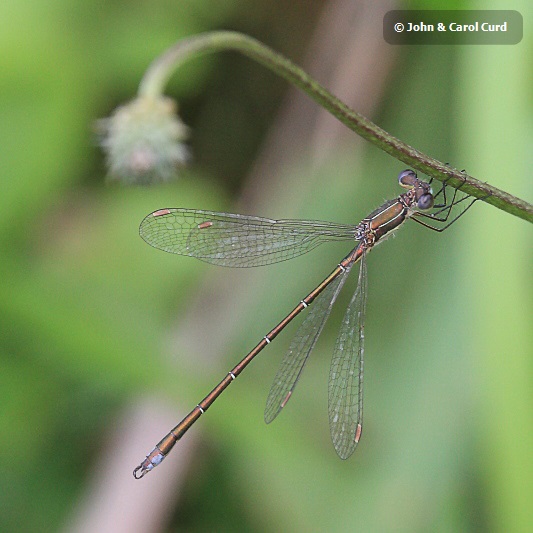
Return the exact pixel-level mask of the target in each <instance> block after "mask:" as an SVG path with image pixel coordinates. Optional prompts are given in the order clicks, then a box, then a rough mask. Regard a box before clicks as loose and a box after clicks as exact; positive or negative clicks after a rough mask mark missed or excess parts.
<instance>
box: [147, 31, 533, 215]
mask: <svg viewBox="0 0 533 533" xmlns="http://www.w3.org/2000/svg"><path fill="white" fill-rule="evenodd" d="M219 50H235V51H238V52H241V53H242V54H244V55H246V56H248V57H250V58H251V59H254V60H255V61H257V62H259V63H261V64H262V65H264V66H266V67H267V68H269V69H270V70H272V71H273V72H275V73H276V74H279V75H280V76H281V77H282V78H285V79H286V80H287V81H289V82H290V83H292V84H293V85H295V86H296V87H298V88H299V89H301V90H302V91H304V92H305V93H306V94H307V95H308V96H310V97H311V98H312V99H313V100H314V101H315V102H317V103H318V104H319V105H321V106H322V107H323V108H324V109H327V110H328V111H329V112H330V113H331V114H332V115H333V116H335V117H336V118H338V119H339V120H340V121H341V122H342V123H343V124H345V125H346V126H347V127H348V128H350V129H351V130H353V131H354V132H355V133H357V134H358V135H360V136H361V137H363V138H364V139H366V140H367V141H369V142H371V143H372V144H374V145H375V146H377V147H378V148H381V149H382V150H383V151H385V152H387V153H388V154H390V155H392V156H393V157H395V158H396V159H398V160H400V161H403V162H404V163H405V164H406V165H408V166H410V167H413V168H415V169H416V170H419V171H420V172H422V173H423V174H426V175H428V176H431V177H433V178H435V179H437V180H439V181H442V182H444V181H446V183H447V184H448V185H451V186H452V187H455V188H458V187H461V190H462V191H463V192H465V193H467V194H470V195H472V196H475V197H476V198H481V199H483V200H484V201H485V202H487V203H489V204H491V205H493V206H495V207H497V208H499V209H502V210H503V211H506V212H508V213H510V214H513V215H515V216H517V217H520V218H523V219H524V220H527V221H529V222H533V206H532V205H531V204H529V203H528V202H526V201H524V200H521V199H519V198H516V197H514V196H512V195H510V194H508V193H507V192H505V191H502V190H500V189H497V188H496V187H492V186H491V185H488V184H487V183H483V182H481V181H478V180H476V179H475V178H473V177H471V176H469V175H468V174H465V173H464V172H461V171H459V170H456V169H453V168H450V167H449V166H447V165H445V164H444V163H441V162H440V161H437V160H436V159H433V158H431V157H429V156H427V155H426V154H424V153H422V152H420V151H418V150H416V149H415V148H413V147H412V146H409V145H408V144H405V143H404V142H402V141H400V140H399V139H397V138H396V137H394V136H392V135H390V134H389V133H387V132H386V131H384V130H383V129H381V128H380V127H379V126H377V125H376V124H374V123H373V122H371V121H370V120H368V119H367V118H366V117H364V116H363V115H360V114H359V113H357V112H356V111H354V110H353V109H350V108H349V107H348V106H347V105H346V104H344V103H343V102H341V101H340V100H339V99H338V98H337V97H335V96H334V95H333V94H331V93H330V92H329V91H328V90H327V89H325V88H324V87H322V86H321V85H320V84H319V83H318V82H317V81H315V80H314V79H313V78H311V77H310V76H309V75H308V74H307V73H306V72H305V71H303V70H302V69H301V68H300V67H298V66H296V65H295V64H294V63H292V61H290V60H289V59H287V58H286V57H284V56H282V55H281V54H278V53H277V52H275V51H274V50H272V49H271V48H269V47H268V46H265V45H264V44H262V43H261V42H259V41H257V40H256V39H253V38H252V37H248V36H247V35H244V34H242V33H237V32H229V31H220V32H209V33H203V34H200V35H196V36H194V37H190V38H186V39H183V40H181V41H179V42H178V43H176V44H175V45H174V46H172V47H171V48H169V49H168V50H167V51H166V52H164V53H163V54H162V55H161V56H160V57H159V58H157V59H156V60H155V61H154V62H153V63H152V65H151V66H150V67H149V68H148V70H147V71H146V73H145V75H144V77H143V79H142V81H141V84H140V86H139V96H146V97H153V98H155V97H158V96H159V95H161V94H162V93H163V89H164V85H165V84H166V83H167V81H168V79H169V78H170V76H171V75H172V74H173V72H174V70H175V69H176V68H178V67H179V66H180V65H181V64H182V63H184V62H185V61H187V60H189V59H191V58H192V57H193V56H198V55H202V54H207V53H211V52H216V51H219Z"/></svg>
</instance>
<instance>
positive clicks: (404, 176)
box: [398, 168, 417, 189]
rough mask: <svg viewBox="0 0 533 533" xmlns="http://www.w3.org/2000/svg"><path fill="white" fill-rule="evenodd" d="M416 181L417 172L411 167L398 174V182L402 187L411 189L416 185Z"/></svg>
mask: <svg viewBox="0 0 533 533" xmlns="http://www.w3.org/2000/svg"><path fill="white" fill-rule="evenodd" d="M416 181H417V177H416V172H415V171H414V170H411V169H410V168H408V169H406V170H402V171H401V172H400V173H399V174H398V183H399V184H400V185H401V186H402V187H405V188H406V189H410V188H411V187H414V185H415V183H416Z"/></svg>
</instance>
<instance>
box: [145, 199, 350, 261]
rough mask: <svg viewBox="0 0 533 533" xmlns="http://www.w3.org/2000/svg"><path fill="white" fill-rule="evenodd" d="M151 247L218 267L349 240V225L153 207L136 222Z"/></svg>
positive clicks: (287, 255)
mask: <svg viewBox="0 0 533 533" xmlns="http://www.w3.org/2000/svg"><path fill="white" fill-rule="evenodd" d="M139 233H140V235H141V237H142V238H143V239H144V240H145V241H146V242H147V243H148V244H150V245H151V246H154V247H155V248H159V249H160V250H164V251H165V252H170V253H174V254H180V255H188V256H191V257H195V258H197V259H201V260H202V261H206V262H207V263H212V264H215V265H221V266H231V267H250V266H259V265H268V264H271V263H277V262H279V261H285V260H287V259H292V258H293V257H296V256H298V255H302V254H305V253H307V252H309V251H311V250H312V249H313V248H316V247H317V246H318V245H320V244H322V243H323V242H327V241H342V240H354V239H355V226H349V225H343V224H334V223H332V222H319V221H312V220H270V219H268V218H260V217H254V216H245V215H234V214H228V213H216V212H214V211H198V210H193V209H180V208H172V209H159V210H158V211H154V212H153V213H151V214H149V215H148V216H147V217H145V218H144V220H143V221H142V222H141V225H140V228H139Z"/></svg>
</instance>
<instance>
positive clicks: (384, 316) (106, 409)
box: [0, 0, 533, 532]
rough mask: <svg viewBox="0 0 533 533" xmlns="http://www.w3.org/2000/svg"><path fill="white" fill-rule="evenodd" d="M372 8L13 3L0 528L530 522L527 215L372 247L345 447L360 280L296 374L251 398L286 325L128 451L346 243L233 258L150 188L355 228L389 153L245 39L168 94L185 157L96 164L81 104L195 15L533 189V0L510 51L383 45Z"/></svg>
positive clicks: (98, 106)
mask: <svg viewBox="0 0 533 533" xmlns="http://www.w3.org/2000/svg"><path fill="white" fill-rule="evenodd" d="M401 7H410V8H432V7H434V8H442V7H448V8H451V7H455V8H460V9H491V8H492V9H500V8H502V6H501V5H500V4H497V3H495V2H488V1H486V2H478V3H469V2H459V1H458V2H454V3H453V5H452V4H449V5H447V6H443V5H442V3H439V4H437V3H435V4H434V3H433V2H424V3H422V2H421V3H404V4H394V3H392V2H391V3H388V2H378V3H374V4H372V5H371V4H370V3H359V2H355V1H354V2H350V1H340V0H339V1H334V2H326V1H323V0H322V1H320V0H307V1H303V0H302V1H295V2H290V3H287V2H282V1H274V2H272V1H270V2H265V1H261V0H247V1H242V0H240V1H237V0H235V1H232V0H226V1H222V2H221V1H220V0H174V1H157V0H155V1H153V2H142V1H135V0H134V1H132V2H129V3H128V4H125V3H123V2H113V1H111V2H99V1H97V0H89V1H85V2H76V1H74V2H72V1H69V2H67V1H65V0H55V1H54V0H48V1H35V2H31V3H30V2H15V1H13V0H4V1H3V2H2V4H1V6H0V28H1V31H0V41H1V50H2V54H1V55H0V65H1V69H0V112H1V122H0V158H1V164H0V173H1V193H0V206H1V208H0V246H1V260H0V269H1V272H2V283H1V284H0V313H1V320H0V324H1V330H2V332H1V335H0V398H1V402H0V450H1V452H0V453H1V456H2V466H3V468H2V476H1V478H0V501H1V506H2V512H1V513H0V530H1V531H9V532H11V531H13V532H25V531H114V532H117V531H191V532H195V531H251V532H255V531H513V532H514V531H526V530H528V528H529V527H531V524H532V519H533V514H532V503H531V502H532V501H533V500H532V497H533V490H532V481H531V480H532V475H531V474H532V473H533V460H532V453H531V442H532V437H533V432H532V427H533V425H532V422H533V420H532V409H531V407H532V405H533V403H532V397H533V395H532V392H531V391H532V371H531V370H532V368H531V358H532V355H533V339H532V336H533V333H532V331H533V330H532V327H531V324H532V316H533V313H532V311H533V310H532V302H533V294H532V292H533V291H532V284H531V275H532V266H533V261H532V259H533V257H532V243H533V241H532V228H531V227H530V225H529V224H528V223H526V222H525V221H523V220H519V219H517V218H513V217H512V216H510V215H508V214H506V213H503V212H501V211H498V210H496V209H494V208H492V207H491V206H488V205H485V204H482V203H481V202H479V203H478V204H477V205H476V206H475V207H474V208H473V209H472V211H471V212H470V213H469V214H468V215H467V216H465V217H464V218H463V219H462V220H461V221H459V222H458V223H457V224H456V225H454V226H453V228H452V229H450V230H449V231H447V232H445V233H444V234H436V233H434V232H430V231H426V230H425V229H424V228H421V227H419V226H418V225H416V224H411V223H408V224H406V227H405V228H404V229H402V230H401V231H400V232H399V234H398V236H397V238H394V239H390V240H389V241H387V243H386V244H385V245H383V246H380V247H379V248H378V249H377V250H376V251H375V252H373V253H372V254H371V256H370V257H369V261H368V263H369V264H368V267H369V300H368V308H367V322H366V351H365V429H364V432H363V437H362V439H361V442H360V444H359V447H358V449H357V452H356V454H355V455H354V456H353V457H352V458H351V459H350V460H349V461H347V462H343V461H340V460H339V459H338V457H337V456H336V454H335V452H334V450H333V447H332V445H331V443H330V439H329V429H328V422H327V379H328V368H329V360H330V355H331V352H332V348H333V343H334V339H335V335H336V332H337V330H338V326H339V324H340V320H341V318H342V313H343V311H344V308H345V305H346V304H347V302H348V301H349V298H350V296H351V294H350V292H351V291H352V290H353V288H354V286H353V283H354V282H355V278H356V276H352V277H353V278H354V279H353V280H352V284H351V285H350V283H348V287H347V289H345V291H344V292H345V294H343V297H342V298H340V300H339V302H338V304H337V306H336V309H335V310H334V312H333V313H332V316H331V318H330V321H329V325H328V327H327V328H326V330H325V332H324V334H323V338H321V340H320V342H319V344H318V345H317V347H316V349H315V351H314V352H313V355H312V358H311V360H310V362H309V365H308V367H307V368H306V371H305V373H304V375H303V378H302V380H301V383H300V385H299V386H298V389H297V393H296V394H295V395H294V397H293V399H292V400H291V402H290V404H289V405H288V407H287V408H286V409H285V410H284V412H283V414H282V415H281V416H280V417H279V419H277V420H276V421H275V423H273V424H272V425H270V426H266V425H265V424H264V423H263V418H262V411H263V408H264V402H265V399H266V396H267V393H268V390H269V387H270V382H271V380H272V379H273V377H274V374H275V371H276V368H277V364H278V363H279V361H280V360H281V357H282V355H283V353H284V350H286V349H287V347H288V344H289V340H290V337H291V334H292V333H294V331H295V328H296V325H294V326H291V327H290V328H289V331H287V332H285V333H284V334H283V335H281V336H280V337H279V339H278V340H277V341H276V342H275V343H274V344H273V345H272V346H270V347H269V348H268V350H266V351H265V352H264V353H263V354H262V355H261V356H260V357H259V358H258V360H257V361H255V362H254V363H253V365H252V366H251V367H250V368H249V369H248V370H247V371H246V372H245V373H244V374H243V375H242V377H241V378H240V379H239V380H238V381H237V382H236V383H235V384H233V385H232V387H231V390H230V391H228V392H227V393H226V394H225V395H224V396H223V397H222V398H221V399H220V400H219V401H218V402H217V403H216V404H215V406H213V408H212V409H211V410H210V412H209V414H208V415H207V416H205V417H203V418H202V420H201V421H200V422H199V423H198V424H197V425H196V426H195V428H194V429H193V430H191V432H190V433H189V434H188V435H187V437H186V438H185V439H184V440H183V441H182V442H181V443H180V444H179V445H178V446H177V448H176V451H174V452H173V453H172V454H171V455H170V456H169V457H168V458H167V459H166V461H165V463H164V464H163V466H161V467H160V468H159V469H157V470H155V471H154V472H153V473H151V474H150V475H149V476H147V477H146V478H145V479H143V480H142V481H134V480H133V478H132V476H131V471H132V469H133V467H135V466H136V465H137V464H138V463H139V461H140V460H141V459H142V458H143V457H144V455H145V454H147V453H148V452H149V451H150V450H151V448H152V447H153V446H154V444H155V443H156V442H157V441H158V440H159V438H161V437H162V436H163V435H164V434H165V433H166V431H168V429H169V428H170V427H171V426H172V425H173V424H174V423H175V422H177V421H178V420H179V419H180V418H181V417H182V416H183V415H184V414H185V413H186V412H187V410H188V409H191V408H192V407H193V406H194V405H195V404H196V403H197V402H198V401H199V400H201V398H202V397H203V395H205V394H206V393H207V392H208V390H210V388H211V387H212V386H213V385H215V383H217V382H218V380H219V379H221V378H222V377H223V375H224V374H225V372H227V370H228V369H229V368H231V367H232V366H233V365H234V364H235V363H236V362H237V361H238V360H240V358H241V357H242V356H243V355H244V354H245V353H246V352H247V351H248V350H249V349H250V348H251V347H252V346H254V345H255V343H256V342H257V341H258V340H259V339H260V338H261V337H262V336H263V335H264V334H265V333H266V332H267V331H268V330H269V329H270V328H271V327H272V326H273V325H274V324H275V323H277V321H278V320H279V319H280V318H281V317H283V316H284V315H285V314H286V313H287V312H288V311H289V310H290V309H292V307H293V305H295V303H297V302H298V301H299V300H300V299H301V297H302V296H303V295H304V294H307V292H308V291H309V290H310V289H312V288H313V287H314V286H315V285H316V284H317V283H318V282H319V281H321V280H322V278H323V277H324V276H325V275H326V274H327V273H328V272H329V271H330V270H331V269H332V268H333V266H334V265H335V264H336V262H337V261H338V260H339V258H341V257H343V255H344V254H345V253H346V252H347V249H348V248H347V247H346V246H338V245H332V246H323V247H321V248H319V249H317V250H316V251H315V252H314V253H313V254H312V255H309V256H307V257H304V258H299V259H295V260H294V261H291V262H289V263H282V264H280V265H273V266H270V267H265V268H259V269H249V270H248V269H246V270H240V269H236V270H231V269H223V268H220V267H214V266H208V265H204V264H202V263H200V262H197V261H195V260H193V259H188V258H180V257H177V256H171V255H170V254H164V253H161V252H158V251H156V250H154V249H152V248H150V247H148V246H147V245H146V244H145V243H143V241H142V240H141V239H140V238H139V236H138V225H139V223H140V221H141V220H142V218H143V217H144V216H145V215H146V214H147V213H149V212H151V211H153V210H155V209H157V208H161V207H196V208H201V209H215V210H226V211H240V212H246V213H250V214H256V215H260V216H268V217H276V218H277V217H282V218H316V219H323V220H332V221H337V222H342V223H356V222H358V221H359V220H360V219H361V218H363V217H364V216H365V215H366V214H368V213H369V212H370V211H371V210H373V209H374V208H375V207H376V206H378V205H379V204H380V203H382V202H383V200H385V199H388V198H392V197H394V196H396V195H397V194H398V192H399V190H398V187H397V184H396V181H395V177H396V175H397V174H398V172H399V171H400V170H402V169H403V168H404V165H403V164H402V163H399V162H398V161H396V160H394V159H392V158H391V157H390V156H388V155H386V154H384V153H382V152H380V151H378V150H377V149H375V148H374V147H372V146H370V145H369V144H368V143H364V142H362V141H361V140H360V139H358V138H357V137H356V136H355V135H353V134H351V133H350V132H348V131H347V130H346V129H345V128H343V127H342V126H340V125H338V124H337V123H336V122H335V121H334V120H333V119H331V118H329V117H327V116H325V114H324V113H322V112H320V110H319V109H317V107H316V106H315V105H314V104H313V103H311V102H310V101H309V100H308V99H307V98H305V97H304V96H302V95H300V94H298V93H296V92H295V91H292V90H289V88H288V87H287V85H286V83H285V82H283V81H282V80H279V79H277V78H276V77H275V76H274V75H272V74H271V73H270V72H268V71H266V70H265V69H264V68H263V67H260V66H258V65H256V64H254V63H252V62H251V61H250V60H248V59H245V58H243V57H242V56H238V55H237V54H234V53H220V54H217V55H213V56H208V57H203V58H201V59H198V60H194V61H192V62H191V63H190V64H188V65H187V66H186V67H185V68H183V69H182V70H180V71H179V72H178V73H176V75H175V76H174V77H173V78H172V81H171V83H170V86H169V88H168V91H167V94H169V95H171V96H173V97H174V98H176V100H177V101H178V102H179V105H180V115H181V117H182V118H183V120H184V121H185V122H186V123H187V124H188V125H189V126H190V127H191V130H192V136H191V142H190V144H191V150H192V153H193V156H194V159H193V163H192V165H191V166H190V168H189V169H188V170H187V172H186V173H184V174H183V176H182V177H181V178H180V179H179V180H178V181H176V182H175V183H174V184H171V185H164V186H157V187H153V188H125V187H120V186H117V185H114V186H107V185H106V184H105V168H104V164H103V155H102V153H101V152H100V151H99V149H98V148H97V147H96V136H95V133H94V121H95V120H96V119H97V118H101V117H104V116H106V115H109V114H110V113H111V112H112V110H113V109H114V107H116V106H117V105H119V104H121V103H123V102H125V101H127V100H130V99H131V98H133V97H134V95H135V92H136V87H137V84H138V82H139V81H140V79H141V77H142V74H143V72H144V70H145V69H146V67H147V66H148V64H149V63H150V61H151V60H152V59H154V58H155V57H156V56H157V55H158V54H160V53H161V52H162V51H163V50H164V49H165V48H167V47H168V46H170V45H171V44H172V43H173V42H175V41H176V40H177V39H179V38H181V37H184V36H188V35H192V34H195V33H198V32H201V31H207V30H214V29H233V30H238V31H243V32H245V33H248V34H250V35H252V36H254V37H256V38H258V39H260V40H262V41H263V42H265V43H266V44H268V45H270V46H272V47H273V48H275V49H276V50H278V51H280V52H282V53H284V54H286V55H287V56H289V57H290V58H292V59H293V60H294V61H296V62H297V63H299V64H302V65H303V66H304V67H305V68H307V69H308V70H309V71H310V72H311V74H313V75H315V76H316V77H317V78H318V79H319V81H321V82H322V83H324V84H325V85H326V86H327V87H329V88H330V89H331V90H332V91H333V92H334V93H335V94H337V95H339V96H340V97H341V98H343V99H345V100H346V101H347V102H348V103H349V104H350V105H352V106H353V107H355V109H357V110H358V111H361V112H362V113H364V114H366V115H368V116H370V118H372V119H373V120H374V121H375V122H377V123H378V124H379V125H380V126H382V127H383V128H385V129H386V130H388V131H390V132H391V133H393V134H394V135H396V136H397V137H399V138H400V139H402V140H403V141H405V142H407V143H409V144H411V145H413V146H415V147H416V148H418V149H420V150H421V151H423V152H426V153H428V154H429V155H431V156H433V157H435V158H437V159H440V160H441V161H445V162H448V163H450V164H451V165H452V166H455V167H458V168H466V169H467V170H468V172H469V173H470V174H472V175H473V176H475V177H477V178H478V179H481V180H483V181H487V182H489V183H490V184H492V185H494V186H496V187H499V188H501V189H504V190H507V191H508V192H510V193H512V194H515V195H517V196H519V197H523V198H525V199H526V200H529V201H531V199H532V198H533V195H532V192H533V190H532V189H533V187H532V179H531V171H530V168H531V163H532V158H531V154H532V150H531V146H532V143H531V141H532V138H531V132H532V121H531V118H532V99H531V95H532V94H533V93H532V87H531V81H532V77H531V57H532V55H531V52H532V41H531V34H530V30H529V28H530V23H531V20H532V18H531V4H530V3H528V2H526V1H525V0H523V1H517V2H511V3H507V4H506V5H505V8H506V9H516V10H518V11H520V12H521V13H522V15H523V17H524V39H523V41H522V42H521V43H520V44H518V45H516V46H502V47H499V46H484V47H481V46H480V47H475V46H472V47H466V46H465V47H437V46H435V47H430V46H426V47H423V46H419V47H391V46H388V45H385V44H384V43H383V39H382V37H381V20H382V17H383V14H384V13H385V12H386V11H387V10H389V9H392V8H401Z"/></svg>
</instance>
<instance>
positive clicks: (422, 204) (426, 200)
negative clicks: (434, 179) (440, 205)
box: [416, 193, 435, 209]
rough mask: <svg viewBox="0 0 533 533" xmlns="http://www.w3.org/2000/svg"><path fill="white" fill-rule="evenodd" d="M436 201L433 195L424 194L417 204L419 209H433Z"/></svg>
mask: <svg viewBox="0 0 533 533" xmlns="http://www.w3.org/2000/svg"><path fill="white" fill-rule="evenodd" d="M434 202H435V200H434V198H433V195H432V194H431V193H426V194H423V195H422V196H421V197H420V198H419V199H418V202H417V203H416V204H417V205H418V208H419V209H431V208H432V207H433V204H434Z"/></svg>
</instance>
